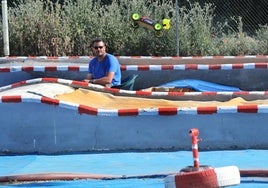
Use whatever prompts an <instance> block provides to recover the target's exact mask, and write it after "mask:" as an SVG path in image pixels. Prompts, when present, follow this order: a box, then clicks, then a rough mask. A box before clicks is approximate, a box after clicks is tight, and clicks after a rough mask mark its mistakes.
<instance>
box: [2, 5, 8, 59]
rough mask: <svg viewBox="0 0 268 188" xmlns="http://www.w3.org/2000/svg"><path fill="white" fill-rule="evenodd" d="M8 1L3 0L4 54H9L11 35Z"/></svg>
mask: <svg viewBox="0 0 268 188" xmlns="http://www.w3.org/2000/svg"><path fill="white" fill-rule="evenodd" d="M7 16H8V15H7V1H6V0H2V17H3V40H4V55H5V56H9V36H8V19H7Z"/></svg>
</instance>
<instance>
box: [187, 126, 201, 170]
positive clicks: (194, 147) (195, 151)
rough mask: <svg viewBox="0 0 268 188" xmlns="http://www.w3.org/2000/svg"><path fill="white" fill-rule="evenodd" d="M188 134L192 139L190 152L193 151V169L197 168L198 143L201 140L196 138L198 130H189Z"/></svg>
mask: <svg viewBox="0 0 268 188" xmlns="http://www.w3.org/2000/svg"><path fill="white" fill-rule="evenodd" d="M189 134H190V136H191V138H192V151H193V158H194V167H195V168H199V158H198V142H199V141H201V139H199V138H198V135H199V130H198V129H195V128H194V129H191V130H190V131H189Z"/></svg>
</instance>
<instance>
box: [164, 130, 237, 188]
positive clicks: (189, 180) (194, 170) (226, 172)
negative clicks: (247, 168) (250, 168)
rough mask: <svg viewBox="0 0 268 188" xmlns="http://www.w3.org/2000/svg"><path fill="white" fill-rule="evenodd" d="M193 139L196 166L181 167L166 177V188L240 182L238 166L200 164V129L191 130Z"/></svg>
mask: <svg viewBox="0 0 268 188" xmlns="http://www.w3.org/2000/svg"><path fill="white" fill-rule="evenodd" d="M189 133H190V136H191V140H192V151H193V159H194V166H188V167H186V168H183V169H181V171H180V172H179V173H177V174H173V175H169V176H167V177H166V178H165V187H166V188H218V187H227V186H232V185H238V184H240V172H239V169H238V167H236V166H226V167H221V168H213V167H210V166H200V165H199V158H198V141H200V140H201V139H199V138H198V135H199V130H198V129H196V128H194V129H191V130H190V131H189Z"/></svg>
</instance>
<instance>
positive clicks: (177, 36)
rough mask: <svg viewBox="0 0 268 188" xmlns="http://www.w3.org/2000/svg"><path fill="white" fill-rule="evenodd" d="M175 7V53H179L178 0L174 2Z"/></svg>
mask: <svg viewBox="0 0 268 188" xmlns="http://www.w3.org/2000/svg"><path fill="white" fill-rule="evenodd" d="M175 4H176V5H175V7H176V55H177V56H179V55H180V50H179V48H180V42H179V6H178V0H176V2H175Z"/></svg>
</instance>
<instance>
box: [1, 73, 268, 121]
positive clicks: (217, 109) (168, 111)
mask: <svg viewBox="0 0 268 188" xmlns="http://www.w3.org/2000/svg"><path fill="white" fill-rule="evenodd" d="M41 82H51V83H61V84H64V85H70V86H75V87H85V88H87V87H89V88H91V89H94V90H100V91H107V92H111V93H120V92H122V93H124V94H132V95H133V96H134V95H136V96H142V95H144V96H149V95H152V96H153V95H159V96H160V95H161V93H162V94H163V95H167V94H165V93H167V92H145V91H126V90H119V89H115V88H106V87H103V86H100V85H94V84H90V83H87V82H81V81H73V80H65V79H59V78H37V79H32V80H26V81H22V82H19V83H15V84H11V85H7V86H4V87H0V92H1V91H5V90H7V89H11V88H15V87H20V86H23V85H27V84H35V83H41ZM155 93H156V94H155ZM179 93H180V92H178V95H179V96H181V95H183V94H182V93H180V94H179ZM231 93H232V92H231ZM238 93H239V92H238ZM246 93H247V94H248V92H246ZM205 94H206V92H205ZM214 94H216V93H214ZM242 94H245V93H244V92H242ZM263 94H265V95H266V94H267V92H265V93H264V92H261V93H260V95H263ZM170 95H173V96H174V94H172V93H170ZM185 95H187V94H186V93H185ZM199 95H204V93H202V92H199ZM130 96H131V95H130ZM14 102H15V103H19V102H37V103H45V104H50V105H51V104H52V105H55V106H60V107H66V108H69V109H74V110H77V111H78V112H79V113H84V114H90V115H97V116H102V115H107V114H110V115H111V116H137V115H161V116H171V115H184V114H193V115H203V114H217V113H219V114H223V113H268V105H237V106H207V107H206V106H202V107H191V108H189V107H178V108H176V107H174V108H171V107H169V108H153V109H152V108H150V109H144V108H142V109H139V108H136V109H113V110H107V109H105V110H104V109H98V108H93V107H89V106H85V105H83V104H79V105H77V104H73V105H72V104H69V103H66V104H65V103H64V102H62V101H59V100H57V99H53V98H48V97H41V96H38V97H34V98H32V97H30V98H29V97H26V96H21V95H16V96H0V103H14Z"/></svg>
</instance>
